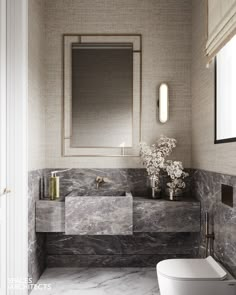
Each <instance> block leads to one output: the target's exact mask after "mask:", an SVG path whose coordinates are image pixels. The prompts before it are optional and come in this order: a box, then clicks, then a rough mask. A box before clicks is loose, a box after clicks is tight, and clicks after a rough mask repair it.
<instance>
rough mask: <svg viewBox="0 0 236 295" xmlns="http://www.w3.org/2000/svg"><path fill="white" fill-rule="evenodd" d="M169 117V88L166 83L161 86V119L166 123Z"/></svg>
mask: <svg viewBox="0 0 236 295" xmlns="http://www.w3.org/2000/svg"><path fill="white" fill-rule="evenodd" d="M168 119H169V88H168V85H167V84H166V83H161V85H160V87H159V121H160V122H161V123H166V122H167V121H168Z"/></svg>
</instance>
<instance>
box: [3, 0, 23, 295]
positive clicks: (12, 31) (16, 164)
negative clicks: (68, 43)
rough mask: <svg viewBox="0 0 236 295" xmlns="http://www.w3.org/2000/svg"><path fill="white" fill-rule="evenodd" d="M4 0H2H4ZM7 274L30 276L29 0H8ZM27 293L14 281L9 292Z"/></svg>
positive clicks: (10, 293) (9, 276) (20, 276)
mask: <svg viewBox="0 0 236 295" xmlns="http://www.w3.org/2000/svg"><path fill="white" fill-rule="evenodd" d="M1 1H2V0H1ZM4 1H5V0H4ZM6 2H7V187H8V188H9V189H10V190H11V193H10V194H8V196H7V250H8V251H7V278H8V279H13V280H20V282H21V283H22V284H24V282H25V280H26V279H27V278H28V161H27V155H28V150H27V147H28V143H27V119H28V114H27V109H28V105H27V102H28V0H20V1H19V0H7V1H6ZM26 294H28V290H27V286H26V284H25V285H24V287H23V288H22V287H21V288H19V287H18V285H17V282H16V281H14V282H13V284H11V289H9V288H8V290H7V295H26Z"/></svg>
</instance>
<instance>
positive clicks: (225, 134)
mask: <svg viewBox="0 0 236 295" xmlns="http://www.w3.org/2000/svg"><path fill="white" fill-rule="evenodd" d="M235 53H236V36H235V37H233V38H232V39H231V40H230V41H229V42H228V43H227V44H226V45H225V46H224V47H223V48H222V49H221V50H220V52H219V53H218V54H217V57H216V102H215V116H216V124H215V128H216V129H215V143H224V142H231V141H236V115H235V110H236V83H235V77H236V54H235Z"/></svg>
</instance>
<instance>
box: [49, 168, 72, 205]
mask: <svg viewBox="0 0 236 295" xmlns="http://www.w3.org/2000/svg"><path fill="white" fill-rule="evenodd" d="M68 170H70V169H65V170H58V171H52V172H51V177H50V179H49V198H50V200H52V201H55V200H58V199H59V198H60V177H59V176H57V174H58V173H62V172H66V171H68Z"/></svg>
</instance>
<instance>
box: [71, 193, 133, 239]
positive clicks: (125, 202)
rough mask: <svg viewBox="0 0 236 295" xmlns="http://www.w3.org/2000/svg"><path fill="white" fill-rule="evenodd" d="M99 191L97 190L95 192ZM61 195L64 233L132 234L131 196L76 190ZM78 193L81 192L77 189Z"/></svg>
mask: <svg viewBox="0 0 236 295" xmlns="http://www.w3.org/2000/svg"><path fill="white" fill-rule="evenodd" d="M98 192H99V193H98ZM72 193H73V195H71V194H70V195H68V196H67V197H66V198H65V233H66V234H68V235H132V234H133V197H132V194H131V193H127V192H122V191H116V192H115V193H114V192H112V191H106V192H104V191H102V190H96V193H95V191H89V193H88V194H86V195H85V194H81V195H79V193H78V192H77V193H76V191H74V192H72ZM80 193H81V192H80Z"/></svg>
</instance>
